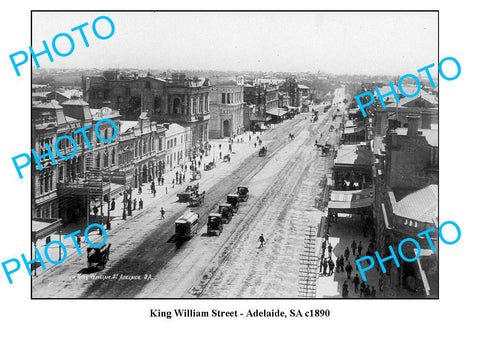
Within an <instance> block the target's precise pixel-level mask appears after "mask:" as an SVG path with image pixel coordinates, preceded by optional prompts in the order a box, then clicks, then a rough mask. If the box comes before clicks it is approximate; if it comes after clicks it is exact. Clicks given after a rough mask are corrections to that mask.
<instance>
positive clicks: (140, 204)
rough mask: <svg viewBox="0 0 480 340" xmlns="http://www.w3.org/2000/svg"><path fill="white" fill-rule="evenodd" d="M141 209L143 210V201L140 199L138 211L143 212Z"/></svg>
mask: <svg viewBox="0 0 480 340" xmlns="http://www.w3.org/2000/svg"><path fill="white" fill-rule="evenodd" d="M141 209H143V200H142V198H141V197H140V201H138V210H141Z"/></svg>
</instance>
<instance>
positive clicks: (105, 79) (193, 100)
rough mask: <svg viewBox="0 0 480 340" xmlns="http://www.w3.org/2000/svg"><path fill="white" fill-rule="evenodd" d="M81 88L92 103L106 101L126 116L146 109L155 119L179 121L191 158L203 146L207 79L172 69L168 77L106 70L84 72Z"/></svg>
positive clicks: (92, 104)
mask: <svg viewBox="0 0 480 340" xmlns="http://www.w3.org/2000/svg"><path fill="white" fill-rule="evenodd" d="M82 89H83V93H84V98H85V100H86V101H87V102H88V103H89V104H90V106H91V107H93V108H98V107H101V106H103V105H104V102H105V101H109V102H110V103H111V105H112V108H114V109H117V110H119V111H120V113H121V115H122V116H123V117H124V118H125V119H126V120H136V119H138V117H139V115H140V113H141V112H148V113H149V114H150V116H151V119H152V120H154V121H156V122H158V123H177V124H179V125H182V126H183V127H185V128H186V129H187V141H186V145H187V155H188V157H190V158H191V157H193V156H194V155H196V154H198V153H199V152H201V151H202V150H204V149H205V148H206V145H207V143H208V121H209V119H210V115H209V110H210V107H209V91H210V84H209V80H208V79H205V78H197V77H194V78H186V76H185V74H184V73H174V74H172V78H167V79H161V78H156V77H154V76H152V75H150V74H148V75H147V76H145V77H138V75H137V74H134V76H132V77H127V76H121V75H119V74H118V72H115V71H109V72H105V73H104V75H103V76H83V77H82Z"/></svg>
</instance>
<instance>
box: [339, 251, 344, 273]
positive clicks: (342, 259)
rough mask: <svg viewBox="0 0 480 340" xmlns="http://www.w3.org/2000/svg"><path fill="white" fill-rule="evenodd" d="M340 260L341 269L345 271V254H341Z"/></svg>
mask: <svg viewBox="0 0 480 340" xmlns="http://www.w3.org/2000/svg"><path fill="white" fill-rule="evenodd" d="M339 262H340V271H341V272H343V271H344V270H343V269H344V266H345V260H344V258H343V255H340V260H339Z"/></svg>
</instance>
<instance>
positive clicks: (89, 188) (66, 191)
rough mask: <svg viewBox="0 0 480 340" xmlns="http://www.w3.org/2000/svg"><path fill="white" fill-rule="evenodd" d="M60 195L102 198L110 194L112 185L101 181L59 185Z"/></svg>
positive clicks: (60, 183) (82, 181)
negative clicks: (101, 196)
mask: <svg viewBox="0 0 480 340" xmlns="http://www.w3.org/2000/svg"><path fill="white" fill-rule="evenodd" d="M57 190H58V193H59V195H70V196H88V195H90V196H100V195H107V194H108V193H109V192H110V183H109V182H106V181H102V180H99V179H95V180H93V179H91V180H80V179H79V180H76V181H73V182H68V183H62V182H58V183H57Z"/></svg>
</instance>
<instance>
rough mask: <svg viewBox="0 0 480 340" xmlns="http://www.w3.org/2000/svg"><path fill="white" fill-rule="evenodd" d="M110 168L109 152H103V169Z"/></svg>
mask: <svg viewBox="0 0 480 340" xmlns="http://www.w3.org/2000/svg"><path fill="white" fill-rule="evenodd" d="M107 166H108V151H107V150H105V151H104V152H103V167H104V168H106V167H107Z"/></svg>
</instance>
